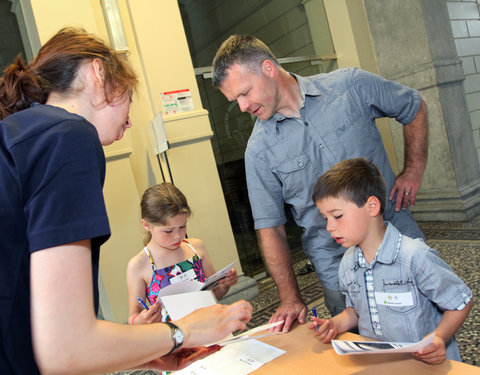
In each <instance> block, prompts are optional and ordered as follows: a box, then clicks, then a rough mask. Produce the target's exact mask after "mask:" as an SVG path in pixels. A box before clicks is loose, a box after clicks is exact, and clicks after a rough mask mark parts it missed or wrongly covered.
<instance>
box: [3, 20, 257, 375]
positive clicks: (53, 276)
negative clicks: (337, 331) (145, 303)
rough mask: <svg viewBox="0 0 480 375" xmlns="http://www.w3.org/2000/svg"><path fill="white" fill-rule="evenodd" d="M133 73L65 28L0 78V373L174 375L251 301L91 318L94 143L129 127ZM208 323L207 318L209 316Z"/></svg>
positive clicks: (101, 164)
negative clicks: (142, 373)
mask: <svg viewBox="0 0 480 375" xmlns="http://www.w3.org/2000/svg"><path fill="white" fill-rule="evenodd" d="M136 85H137V78H136V76H135V74H134V73H133V71H132V70H131V68H130V66H129V65H128V63H127V62H126V60H125V59H124V57H123V56H122V55H120V54H118V53H116V52H115V51H114V50H112V49H111V48H110V47H108V46H106V45H105V44H104V42H103V41H101V40H99V39H98V38H96V37H95V36H93V35H91V34H88V33H86V32H85V31H84V30H78V29H73V28H65V29H62V30H60V31H59V32H58V33H57V34H56V35H55V36H53V37H52V38H51V39H50V40H49V41H48V42H47V43H46V44H45V45H44V46H43V47H42V48H41V49H40V51H39V53H38V56H37V57H36V58H35V60H34V61H33V62H32V63H31V64H30V65H26V64H24V63H23V61H22V60H21V59H20V58H17V59H16V61H15V62H14V63H13V64H12V65H11V66H9V67H8V68H7V69H6V70H5V71H4V75H3V77H2V78H1V80H0V119H1V120H2V121H1V122H0V181H1V183H0V222H1V226H0V256H1V259H2V261H1V263H0V373H1V374H35V373H39V372H42V373H66V372H68V373H72V374H73V373H101V372H108V371H114V370H120V369H125V368H154V369H160V370H164V369H165V370H176V369H180V368H182V367H185V366H186V365H187V364H189V363H190V362H191V361H193V360H195V359H198V358H201V357H204V356H205V355H208V354H210V353H211V352H212V351H215V350H216V349H215V348H209V349H206V348H198V347H199V346H200V345H204V344H206V343H209V342H214V341H216V340H219V339H222V338H223V337H225V336H227V335H228V334H229V333H231V332H233V331H235V330H237V329H244V328H245V327H246V322H248V320H249V319H250V317H251V306H250V305H249V304H248V303H247V302H245V301H241V302H237V303H236V304H233V305H231V306H222V305H215V306H212V307H209V308H206V309H200V310H197V311H196V312H194V313H193V314H191V315H189V316H187V317H185V318H183V319H181V320H179V321H176V322H173V323H170V324H164V323H157V324H150V325H141V326H135V327H132V326H128V325H123V324H116V323H111V322H107V321H102V320H97V319H96V312H97V308H98V291H97V278H98V260H99V250H100V245H101V244H102V243H104V242H105V241H106V240H107V239H108V237H109V235H110V229H109V225H108V218H107V214H106V210H105V204H104V200H103V194H102V187H103V181H104V177H105V156H104V153H103V149H102V145H108V144H111V143H113V142H114V141H116V140H119V139H121V138H122V136H123V134H124V132H125V131H126V129H127V128H129V127H130V126H131V123H130V119H129V109H130V103H131V97H132V93H133V91H134V89H135V87H136ZM212 317H213V319H212Z"/></svg>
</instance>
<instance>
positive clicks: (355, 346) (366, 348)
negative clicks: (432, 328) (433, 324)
mask: <svg viewBox="0 0 480 375" xmlns="http://www.w3.org/2000/svg"><path fill="white" fill-rule="evenodd" d="M434 337H435V333H432V334H431V335H430V336H427V337H425V338H424V339H423V340H421V341H419V342H414V343H411V342H385V341H347V340H332V345H333V348H334V349H335V351H336V352H337V354H340V355H344V354H379V353H383V354H387V353H413V352H418V351H419V350H420V349H422V348H423V347H425V346H427V345H428V344H430V343H431V342H432V341H433V338H434Z"/></svg>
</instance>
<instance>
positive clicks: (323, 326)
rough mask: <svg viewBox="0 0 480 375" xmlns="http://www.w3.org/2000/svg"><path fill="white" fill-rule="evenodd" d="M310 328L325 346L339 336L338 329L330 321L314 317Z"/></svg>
mask: <svg viewBox="0 0 480 375" xmlns="http://www.w3.org/2000/svg"><path fill="white" fill-rule="evenodd" d="M308 328H309V329H310V330H312V331H313V333H314V335H315V336H316V337H317V338H318V339H319V340H320V341H321V342H323V343H324V344H328V343H329V342H330V341H332V340H333V339H334V338H335V337H337V335H338V329H337V327H335V324H334V323H333V322H332V321H331V320H328V319H319V318H315V317H312V323H310V324H309V326H308Z"/></svg>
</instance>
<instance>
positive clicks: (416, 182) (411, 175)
mask: <svg viewBox="0 0 480 375" xmlns="http://www.w3.org/2000/svg"><path fill="white" fill-rule="evenodd" d="M422 178H423V173H421V172H418V171H417V170H414V169H413V168H410V169H409V168H406V169H404V170H403V171H402V172H401V173H400V174H399V175H398V176H397V178H396V180H395V184H394V185H393V188H392V190H391V191H390V196H389V198H388V199H389V200H392V199H393V198H394V196H395V193H397V199H396V201H395V211H397V212H399V211H400V209H402V210H406V209H407V207H408V205H409V204H410V206H415V203H416V201H417V192H418V190H419V189H420V186H421V185H422Z"/></svg>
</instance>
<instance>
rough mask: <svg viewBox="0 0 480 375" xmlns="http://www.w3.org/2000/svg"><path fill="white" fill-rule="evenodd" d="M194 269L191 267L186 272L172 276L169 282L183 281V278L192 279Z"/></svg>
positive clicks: (193, 277)
mask: <svg viewBox="0 0 480 375" xmlns="http://www.w3.org/2000/svg"><path fill="white" fill-rule="evenodd" d="M195 276H196V275H195V270H194V269H193V268H192V269H190V270H188V271H187V272H184V273H181V274H180V275H177V276H175V277H172V278H171V279H170V284H175V283H179V282H180V281H184V280H193V279H195Z"/></svg>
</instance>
